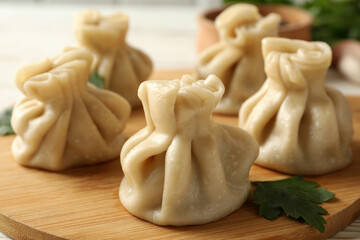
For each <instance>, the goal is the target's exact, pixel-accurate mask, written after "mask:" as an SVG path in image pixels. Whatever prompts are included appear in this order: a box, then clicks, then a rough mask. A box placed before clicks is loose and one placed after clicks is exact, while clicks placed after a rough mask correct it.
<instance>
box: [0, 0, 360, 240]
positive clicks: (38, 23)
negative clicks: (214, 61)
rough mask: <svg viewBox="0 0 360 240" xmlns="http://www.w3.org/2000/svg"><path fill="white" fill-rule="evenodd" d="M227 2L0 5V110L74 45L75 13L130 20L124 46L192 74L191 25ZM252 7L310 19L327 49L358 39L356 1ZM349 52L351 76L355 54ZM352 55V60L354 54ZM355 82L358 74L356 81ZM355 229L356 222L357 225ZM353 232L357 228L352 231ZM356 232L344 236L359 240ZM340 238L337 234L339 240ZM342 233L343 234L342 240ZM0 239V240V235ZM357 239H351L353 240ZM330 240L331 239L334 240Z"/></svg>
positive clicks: (308, 0)
mask: <svg viewBox="0 0 360 240" xmlns="http://www.w3.org/2000/svg"><path fill="white" fill-rule="evenodd" d="M233 2H243V1H233V0H13V1H3V0H0V110H1V109H3V108H5V107H8V106H11V105H12V104H13V103H14V102H15V101H16V99H18V98H19V96H20V92H19V91H18V90H17V89H16V88H15V85H14V82H13V79H14V76H15V73H16V71H17V69H19V67H21V66H22V65H25V64H28V63H31V62H34V61H38V60H41V59H43V58H45V57H52V56H55V55H57V54H59V53H60V52H61V51H62V49H63V48H64V47H65V46H75V45H76V39H75V36H74V34H73V20H74V16H75V15H76V13H77V12H79V11H81V10H85V9H98V10H99V11H101V12H102V13H103V14H104V15H106V14H109V13H113V12H115V11H123V12H125V13H127V14H128V16H129V19H130V24H129V31H128V34H127V41H128V43H129V44H130V45H132V46H134V47H136V48H139V49H141V50H143V51H144V52H146V53H147V54H148V55H149V56H150V57H151V58H152V60H153V62H154V68H155V70H159V69H193V68H194V65H195V62H196V57H197V49H196V48H197V47H196V46H197V45H196V36H197V30H198V27H197V21H198V18H199V14H200V13H201V12H203V11H205V10H207V9H211V8H214V7H221V6H223V5H224V4H227V3H233ZM247 2H251V3H256V4H264V3H265V4H286V5H291V6H295V7H298V8H302V9H305V10H306V11H309V12H310V13H311V14H312V15H313V16H314V22H313V28H312V30H311V37H312V39H314V40H320V41H326V42H328V43H329V44H330V45H331V46H332V47H334V46H336V44H338V43H339V42H340V41H342V40H344V39H356V40H359V39H360V0H247ZM357 49H358V48H356V47H354V51H351V52H353V53H355V57H354V58H355V59H358V62H357V63H358V64H356V61H355V62H352V64H354V65H352V66H353V67H352V69H355V70H357V72H356V71H355V75H356V74H359V72H360V50H359V51H358V50H357ZM356 54H358V55H356ZM358 79H359V82H360V75H359V76H358ZM326 81H327V83H328V84H330V85H332V86H334V87H336V88H338V89H340V90H341V91H342V92H343V93H345V94H347V95H360V84H359V83H355V82H354V81H348V80H346V79H345V77H344V75H341V74H340V73H339V72H338V71H337V70H331V71H330V72H329V74H328V76H327V79H326ZM357 221H358V222H357V224H358V225H357V226H359V224H360V223H359V221H360V220H357ZM358 228H359V227H358ZM358 228H356V229H355V230H354V233H355V232H356V233H357V234H354V233H352V235H350V237H355V238H352V239H356V237H359V238H360V236H359V232H360V230H359V229H358ZM341 234H344V233H340V235H338V237H339V239H342V238H341V237H342V236H343V235H341ZM346 234H347V233H346V232H345V235H344V236H346ZM0 238H2V236H1V233H0ZM359 238H357V239H359ZM334 239H335V238H334Z"/></svg>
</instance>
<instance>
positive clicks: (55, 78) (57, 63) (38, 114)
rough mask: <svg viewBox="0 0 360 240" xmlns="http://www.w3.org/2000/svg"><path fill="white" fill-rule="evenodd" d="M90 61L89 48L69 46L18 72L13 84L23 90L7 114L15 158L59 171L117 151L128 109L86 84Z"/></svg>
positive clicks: (111, 156) (109, 157)
mask: <svg viewBox="0 0 360 240" xmlns="http://www.w3.org/2000/svg"><path fill="white" fill-rule="evenodd" d="M91 64H92V54H91V53H90V52H88V51H87V50H85V49H74V50H71V51H67V52H64V53H63V54H60V55H59V56H58V57H55V58H54V59H45V60H43V61H41V62H38V63H35V64H31V65H28V66H25V67H23V68H21V69H20V70H19V71H18V73H17V76H16V79H15V83H16V86H17V87H18V88H19V89H20V90H21V92H22V93H23V94H24V95H25V96H24V97H22V98H21V99H20V100H19V101H18V102H17V103H16V105H15V107H14V111H13V116H12V119H11V124H12V126H13V128H14V130H15V133H16V135H17V136H16V137H15V139H14V141H13V143H12V153H13V156H14V158H15V160H16V161H17V162H18V163H20V164H22V165H25V166H29V167H35V168H42V169H47V170H52V171H59V170H63V169H67V168H72V167H76V166H81V165H90V164H96V163H100V162H104V161H108V160H112V159H114V158H116V157H117V156H118V154H119V153H120V150H121V147H122V145H123V143H124V142H125V138H124V136H123V135H122V131H123V129H124V127H125V124H126V121H127V119H128V117H129V115H130V111H131V108H130V105H129V103H128V102H127V101H126V100H125V99H124V98H123V97H121V96H120V95H118V94H116V93H112V92H110V91H106V90H102V89H98V88H96V87H94V86H93V85H92V84H88V83H87V82H88V78H89V74H90V67H91Z"/></svg>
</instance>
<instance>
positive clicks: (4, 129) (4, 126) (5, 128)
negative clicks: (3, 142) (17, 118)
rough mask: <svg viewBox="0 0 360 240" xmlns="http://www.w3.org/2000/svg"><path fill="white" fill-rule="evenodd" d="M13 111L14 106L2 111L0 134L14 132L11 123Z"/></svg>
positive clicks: (0, 114)
mask: <svg viewBox="0 0 360 240" xmlns="http://www.w3.org/2000/svg"><path fill="white" fill-rule="evenodd" d="M12 111H13V109H12V108H8V109H5V110H4V111H3V112H1V113H0V135H8V134H14V130H13V128H12V127H11V123H10V121H11V116H12Z"/></svg>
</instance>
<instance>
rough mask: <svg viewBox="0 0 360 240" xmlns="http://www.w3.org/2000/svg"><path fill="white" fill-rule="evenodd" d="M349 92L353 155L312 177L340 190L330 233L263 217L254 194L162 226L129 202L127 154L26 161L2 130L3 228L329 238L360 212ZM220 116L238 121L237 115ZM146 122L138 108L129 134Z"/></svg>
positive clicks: (90, 234) (358, 120)
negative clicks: (225, 210)
mask: <svg viewBox="0 0 360 240" xmlns="http://www.w3.org/2000/svg"><path fill="white" fill-rule="evenodd" d="M183 72H184V71H176V72H174V71H169V72H161V73H157V74H155V75H153V77H152V79H173V78H176V77H180V76H181V74H182V73H183ZM186 72H189V71H186ZM348 100H349V102H350V106H351V109H352V113H353V122H354V128H355V135H354V138H353V142H352V148H353V162H352V163H351V165H350V166H349V167H347V168H346V169H344V170H341V171H338V172H334V173H331V174H327V175H322V176H317V177H306V179H308V180H313V181H316V182H318V183H319V184H320V186H321V187H327V188H328V190H329V191H332V192H334V193H335V194H336V197H335V198H334V199H332V200H330V201H329V202H327V203H324V204H322V206H323V207H324V208H325V209H327V210H328V212H329V214H327V215H325V216H324V217H325V219H326V221H327V224H326V230H325V233H324V234H320V233H319V232H318V231H316V230H315V229H314V228H311V227H309V226H308V225H306V224H303V223H299V222H298V221H295V220H291V219H289V218H287V217H285V216H281V217H280V218H278V219H277V220H275V221H268V220H266V219H264V218H262V217H259V216H258V213H257V207H256V206H255V205H254V204H253V203H252V201H251V199H250V200H249V201H248V202H246V203H245V204H244V205H243V206H242V207H241V208H240V209H239V210H237V211H235V212H234V213H232V214H230V215H229V216H227V217H225V218H223V219H221V220H219V221H216V222H213V223H209V224H205V225H199V226H187V227H159V226H156V225H153V224H151V223H148V222H145V221H143V220H140V219H138V218H136V217H134V216H133V215H131V214H129V213H128V212H127V211H126V210H125V209H124V208H123V206H122V205H121V203H120V201H119V198H118V188H119V184H120V181H121V178H122V177H123V174H122V171H121V167H120V161H119V159H115V160H114V161H111V162H108V163H105V164H99V165H96V166H91V167H83V168H76V169H72V170H67V171H63V172H60V173H53V172H47V171H42V170H37V169H31V168H25V167H21V166H19V165H18V164H17V163H16V162H15V161H14V160H13V158H12V156H11V151H10V145H11V141H12V139H13V136H6V137H0V230H1V231H3V232H4V233H5V234H7V235H8V236H10V237H13V238H16V239H63V238H66V239H269V240H270V239H326V238H328V237H330V236H332V235H333V234H335V233H337V232H338V231H340V230H342V229H343V228H345V227H346V226H347V225H348V224H349V223H350V222H351V221H352V220H354V219H355V218H356V217H357V216H359V214H360V188H359V185H360V98H355V97H353V98H348ZM214 118H215V120H216V121H217V122H223V123H228V124H235V125H236V124H237V118H236V117H235V116H233V117H231V116H225V115H214ZM143 126H145V120H144V117H143V113H142V110H141V109H139V110H135V111H134V112H133V114H132V116H131V120H130V121H129V123H128V125H127V128H126V130H125V134H126V135H127V136H131V135H132V134H133V133H135V132H136V131H137V130H139V129H140V128H142V127H143ZM287 176H288V175H285V174H281V173H279V172H275V171H271V170H268V169H265V168H262V167H259V166H257V165H253V167H252V168H251V170H250V179H251V180H275V179H280V178H284V177H287Z"/></svg>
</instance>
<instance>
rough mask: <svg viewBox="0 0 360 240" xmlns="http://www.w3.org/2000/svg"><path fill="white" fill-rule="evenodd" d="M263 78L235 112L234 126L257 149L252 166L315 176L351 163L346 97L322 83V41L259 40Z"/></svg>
mask: <svg viewBox="0 0 360 240" xmlns="http://www.w3.org/2000/svg"><path fill="white" fill-rule="evenodd" d="M263 55H264V59H265V71H266V73H267V76H268V78H267V80H266V81H265V83H264V85H263V86H262V88H261V89H260V90H259V91H258V92H257V93H256V94H255V95H254V96H252V97H251V98H250V99H248V100H247V101H246V102H245V103H244V104H243V106H242V107H241V109H240V113H239V118H240V122H239V126H240V127H241V128H243V129H245V130H246V131H248V132H249V133H250V134H252V135H253V136H254V137H255V139H256V140H257V141H258V143H259V145H260V154H259V158H258V159H257V160H256V163H257V164H259V165H261V166H264V167H268V168H271V169H275V170H278V171H282V172H286V173H290V174H301V175H315V174H325V173H329V172H332V171H335V170H339V169H342V168H344V167H346V166H347V165H348V164H349V163H350V161H351V148H350V143H351V138H352V135H353V128H352V119H351V113H350V109H349V105H348V103H347V101H346V98H345V97H344V96H343V95H342V94H341V93H340V92H339V91H337V90H335V89H332V88H330V87H326V86H325V85H324V77H325V74H326V72H327V69H328V67H329V66H330V63H331V49H330V47H329V46H328V45H327V44H326V43H323V42H305V41H300V40H290V39H282V38H266V39H264V40H263Z"/></svg>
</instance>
